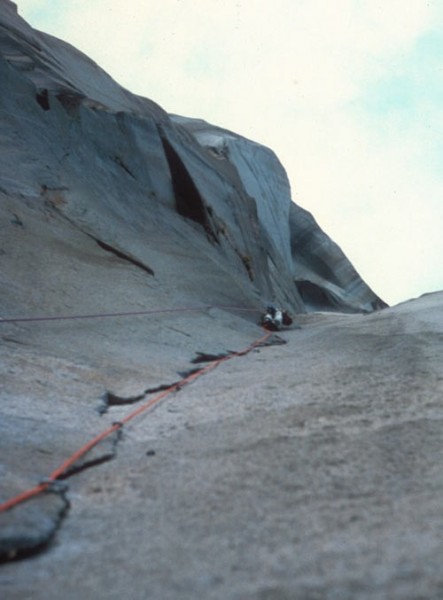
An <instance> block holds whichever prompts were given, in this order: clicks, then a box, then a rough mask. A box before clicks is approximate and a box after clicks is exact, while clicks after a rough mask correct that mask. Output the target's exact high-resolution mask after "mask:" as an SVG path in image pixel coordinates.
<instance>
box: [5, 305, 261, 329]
mask: <svg viewBox="0 0 443 600" xmlns="http://www.w3.org/2000/svg"><path fill="white" fill-rule="evenodd" d="M211 308H218V309H221V310H238V311H243V312H257V309H256V308H245V307H243V306H229V305H224V304H220V305H214V304H208V305H204V306H187V307H180V308H159V309H152V310H139V311H130V312H117V313H97V314H90V315H87V314H86V315H59V316H48V315H42V316H36V317H6V318H2V317H0V324H2V323H32V322H37V321H73V320H78V319H109V318H115V317H138V316H146V315H157V314H164V313H180V312H200V311H204V310H209V309H211Z"/></svg>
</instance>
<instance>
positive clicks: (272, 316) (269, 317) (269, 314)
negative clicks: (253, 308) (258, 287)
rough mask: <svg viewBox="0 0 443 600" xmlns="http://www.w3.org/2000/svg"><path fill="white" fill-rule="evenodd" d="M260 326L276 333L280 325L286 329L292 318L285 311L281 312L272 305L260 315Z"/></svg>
mask: <svg viewBox="0 0 443 600" xmlns="http://www.w3.org/2000/svg"><path fill="white" fill-rule="evenodd" d="M260 324H261V325H262V327H264V328H265V329H269V330H270V331H278V330H279V329H280V328H281V327H282V325H284V326H285V327H288V326H289V325H291V324H292V317H291V316H290V314H289V313H288V312H287V311H286V310H281V308H277V307H276V306H274V305H272V304H271V305H269V306H268V307H267V308H266V312H265V313H264V315H262V318H261V321H260Z"/></svg>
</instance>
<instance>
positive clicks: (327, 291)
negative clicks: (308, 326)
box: [0, 0, 383, 313]
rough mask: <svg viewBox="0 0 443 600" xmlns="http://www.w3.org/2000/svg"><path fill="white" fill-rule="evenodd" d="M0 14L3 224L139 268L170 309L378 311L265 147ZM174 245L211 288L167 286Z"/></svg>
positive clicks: (181, 282)
mask: <svg viewBox="0 0 443 600" xmlns="http://www.w3.org/2000/svg"><path fill="white" fill-rule="evenodd" d="M1 7H2V11H1V15H0V19H1V21H0V25H1V39H0V50H1V58H0V77H1V81H2V93H1V98H0V103H1V104H0V111H1V113H0V117H1V132H2V147H3V148H4V149H5V148H7V151H3V152H2V153H1V156H0V191H1V193H2V194H4V195H6V196H7V197H8V198H9V207H10V208H9V211H10V214H11V219H12V218H13V215H14V214H19V213H20V211H25V210H27V209H30V210H32V211H33V214H34V216H35V218H36V219H40V220H41V221H44V220H47V219H49V218H53V219H62V220H63V221H64V222H65V224H66V227H67V228H69V227H70V228H71V229H73V228H75V229H76V230H77V231H78V232H81V233H82V234H83V235H84V236H87V237H89V238H90V239H93V240H95V241H96V242H97V243H98V244H102V246H101V247H102V248H104V249H108V250H110V251H112V250H115V252H116V253H117V254H118V253H120V256H125V257H127V258H128V260H129V259H133V261H134V264H138V265H139V266H140V265H144V266H145V267H146V268H147V271H146V272H147V273H150V274H151V276H152V277H153V278H154V279H155V280H156V281H158V282H159V285H160V286H161V287H162V288H163V289H165V290H167V289H169V290H171V289H174V291H175V293H176V295H177V296H180V297H181V298H182V301H183V302H186V301H191V302H192V301H194V302H198V301H200V302H204V303H208V304H210V303H212V304H225V303H226V302H228V303H233V304H240V305H243V304H246V305H252V306H256V307H259V306H262V305H263V303H266V302H269V301H275V302H277V303H279V304H283V305H284V306H286V307H287V308H288V309H290V310H292V311H293V312H304V310H306V309H310V308H311V307H312V306H313V305H314V306H315V307H316V308H322V309H326V310H329V309H332V310H335V309H338V310H345V311H371V310H373V309H374V308H379V307H381V306H383V303H382V302H381V301H380V300H379V299H378V298H377V296H376V295H375V294H373V292H372V291H371V290H370V289H369V288H368V287H367V286H366V285H365V283H364V282H363V281H362V280H361V279H360V277H359V276H358V274H357V273H356V271H355V270H354V269H353V268H352V266H351V265H350V264H349V262H348V260H347V259H346V257H345V256H344V255H343V253H342V252H341V251H340V250H339V248H338V247H337V246H336V245H335V244H333V243H332V242H331V240H330V239H329V238H328V237H327V236H326V234H324V233H323V232H322V231H321V230H320V229H319V227H318V225H317V224H316V223H315V221H314V220H313V219H312V218H311V217H310V215H309V213H306V211H303V210H302V209H301V208H299V207H297V206H296V205H295V204H293V203H292V202H291V196H290V187H289V183H288V180H287V176H286V173H285V171H284V169H283V167H282V166H281V164H280V163H279V161H278V159H277V158H276V156H275V155H274V153H273V152H272V151H271V150H269V149H267V148H265V147H263V146H260V145H259V144H256V143H254V142H251V141H249V140H247V139H245V138H242V137H241V136H239V135H236V134H233V133H231V132H228V131H225V130H223V129H220V128H217V127H213V126H211V125H209V124H207V123H204V122H202V121H198V120H192V119H186V118H183V117H177V116H169V115H167V114H166V113H165V112H164V111H163V110H162V109H161V108H160V107H159V106H158V105H156V104H155V103H154V102H152V101H150V100H147V99H145V98H141V97H138V96H135V95H133V94H131V93H130V92H128V91H127V90H125V89H123V88H122V87H120V86H119V85H118V84H117V83H115V82H114V81H113V80H112V79H111V78H110V77H109V76H108V75H107V74H106V73H104V72H103V71H102V70H101V69H100V68H99V67H98V66H97V65H96V64H95V63H93V62H92V61H91V60H89V59H88V58H87V57H86V56H84V55H83V54H82V53H80V52H78V51H77V50H75V49H74V48H73V47H71V46H69V45H68V44H66V43H64V42H62V41H60V40H58V39H55V38H53V37H51V36H49V35H45V34H42V33H39V32H36V31H34V30H33V29H32V28H31V27H29V26H28V25H27V24H26V23H25V22H24V21H23V20H22V19H20V17H19V16H18V15H17V12H16V9H15V6H14V4H13V3H12V2H9V1H7V0H2V2H1ZM11 219H10V220H11ZM66 237H69V236H68V235H66ZM184 247H186V248H187V249H188V251H189V250H191V249H192V252H193V254H195V255H197V256H198V257H199V261H200V263H204V265H205V266H204V267H203V270H204V271H205V270H206V271H208V273H209V274H210V279H212V281H213V285H212V286H211V289H208V287H207V286H206V285H202V282H201V279H202V278H201V275H202V270H201V265H199V266H198V267H197V265H196V264H194V257H192V258H190V260H189V261H188V263H187V265H186V267H184V266H182V267H181V268H180V272H181V273H183V268H186V271H185V272H186V277H185V278H180V277H177V276H176V257H177V255H181V256H185V255H186V252H184ZM17 268H19V265H17ZM338 274H340V275H339V276H338ZM193 277H194V281H193ZM205 279H206V278H203V280H205ZM193 288H194V289H193ZM311 288H315V292H312V291H310V290H311ZM313 295H314V296H315V298H314V299H313V297H312V296H313ZM27 296H28V297H29V294H27ZM8 300H9V302H12V305H14V306H15V307H17V305H16V303H15V300H12V299H4V302H6V306H3V307H2V308H3V309H6V310H7V311H8ZM53 301H54V302H55V303H56V302H57V298H56V297H54V298H53ZM20 308H21V311H22V312H24V313H29V311H31V312H32V311H33V310H34V308H35V305H33V304H32V303H30V304H28V305H26V304H23V305H22V306H21V307H20ZM41 308H43V307H41ZM45 308H46V307H45ZM49 308H50V307H49V306H48V309H49Z"/></svg>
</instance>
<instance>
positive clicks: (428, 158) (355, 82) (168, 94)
mask: <svg viewBox="0 0 443 600" xmlns="http://www.w3.org/2000/svg"><path fill="white" fill-rule="evenodd" d="M16 3H17V4H18V8H19V13H20V14H21V15H22V16H23V17H24V18H25V19H26V20H27V21H28V22H29V23H31V25H32V26H33V27H36V28H37V29H40V30H42V31H45V32H48V33H51V34H52V35H55V36H57V37H59V38H61V39H63V40H65V41H67V42H70V43H71V44H73V45H74V46H76V47H77V48H79V49H80V50H82V51H83V52H85V53H86V54H87V55H88V56H90V57H91V58H92V59H93V60H95V61H96V62H97V63H98V64H99V65H100V66H101V67H102V68H104V69H105V70H106V71H107V72H108V73H109V74H110V75H112V77H113V78H114V79H116V80H117V81H118V82H119V83H120V84H121V85H123V86H125V87H126V88H128V89H129V90H130V91H132V92H135V93H137V94H140V95H142V96H146V97H148V98H151V99H152V100H154V101H155V102H157V103H159V104H160V105H161V106H162V107H163V108H164V109H165V110H166V111H168V112H170V113H177V114H181V115H186V116H189V117H198V118H203V119H205V120H207V121H209V122H210V123H213V124H215V125H219V126H221V127H225V128H227V129H231V130H233V131H236V132H237V133H240V134H241V135H244V136H246V137H249V138H250V139H253V140H255V141H258V142H260V143H262V144H265V145H266V146H269V147H270V148H272V149H273V150H274V152H275V153H276V154H277V156H278V157H279V159H280V160H281V162H282V163H283V165H284V167H285V168H286V171H287V173H288V176H289V179H290V182H291V187H292V197H293V200H294V201H296V202H297V203H298V204H300V205H301V206H303V207H304V208H306V209H307V210H309V211H310V212H312V214H313V215H314V217H315V218H316V219H317V221H318V222H319V224H320V226H321V227H322V228H323V229H324V230H325V231H326V233H328V235H330V236H331V237H332V239H333V240H334V241H335V242H337V243H338V244H339V245H340V247H341V248H342V250H343V251H344V252H345V253H346V255H347V256H348V258H349V259H350V260H351V261H352V263H353V264H354V266H355V268H356V269H357V271H359V273H360V275H361V276H362V277H363V278H364V279H365V281H366V282H367V283H368V284H369V285H370V286H371V287H372V288H373V290H374V291H375V292H376V293H377V294H378V295H379V296H381V297H382V298H383V299H384V300H385V301H386V302H388V303H389V304H396V303H398V302H401V301H403V300H407V299H409V298H412V297H416V296H419V295H421V294H423V293H425V292H430V291H435V290H441V289H443V166H442V164H441V159H442V156H443V2H441V0H429V1H426V0H128V1H127V2H122V1H121V0H63V1H55V0H16Z"/></svg>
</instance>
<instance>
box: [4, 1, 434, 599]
mask: <svg viewBox="0 0 443 600" xmlns="http://www.w3.org/2000/svg"><path fill="white" fill-rule="evenodd" d="M110 43H112V42H111V41H110ZM0 82H1V85H0V142H1V151H0V286H1V294H0V318H1V320H0V339H1V344H0V379H1V387H0V400H1V403H0V433H1V435H0V503H1V502H3V501H6V500H7V499H9V498H11V497H12V496H14V495H16V494H18V493H20V492H22V491H23V490H25V489H28V488H30V487H32V486H34V485H36V484H37V483H39V482H41V481H44V480H45V478H47V477H48V475H49V474H50V473H52V472H53V471H54V469H56V468H57V467H58V466H59V465H60V464H61V463H63V461H64V459H66V458H67V457H68V456H69V455H71V454H72V453H73V452H75V451H76V450H77V449H78V448H79V447H80V446H82V445H83V444H84V443H85V442H87V441H88V440H90V439H91V438H92V437H94V436H95V435H97V434H98V433H99V432H101V431H103V430H104V429H106V428H108V427H109V426H110V425H111V424H112V423H114V422H117V423H118V422H120V421H121V420H122V419H123V418H124V417H125V416H126V415H127V414H128V412H129V411H131V410H134V408H136V407H137V406H140V405H141V403H143V402H146V401H147V400H149V399H150V398H151V397H154V394H158V393H162V391H164V390H165V389H166V388H167V387H168V386H170V385H173V384H177V383H178V382H179V381H180V378H181V374H183V373H190V372H192V371H193V370H195V369H199V368H201V367H202V365H203V366H204V365H207V364H209V365H210V364H211V361H216V360H220V358H222V357H226V356H228V357H229V356H231V357H232V358H231V359H230V360H229V361H226V362H223V363H222V364H220V365H219V366H218V368H217V369H214V370H211V371H210V372H208V374H206V375H205V376H203V377H201V378H199V379H198V380H197V381H195V382H194V383H192V385H187V386H184V387H181V386H180V385H177V389H176V391H175V392H174V394H172V395H171V396H169V397H168V398H167V399H166V400H165V401H163V403H161V404H160V405H159V406H158V407H157V408H156V410H155V411H153V412H150V413H146V414H144V415H143V416H140V417H139V418H138V419H137V420H134V421H131V422H130V423H128V424H126V425H125V426H124V427H123V428H122V429H117V431H115V432H114V434H113V435H111V436H109V437H108V438H106V439H105V440H103V441H102V442H101V443H100V444H98V445H97V446H96V447H95V448H94V449H93V450H92V451H91V452H90V453H89V454H88V455H87V456H85V457H84V458H82V461H81V462H78V463H76V464H75V465H73V466H72V468H71V469H70V471H69V473H65V475H64V477H63V478H62V480H61V481H58V482H57V483H56V484H55V485H53V486H51V487H50V488H49V489H48V491H47V492H46V493H43V494H41V495H39V496H38V497H36V498H34V499H31V500H28V501H26V502H24V503H22V504H20V505H18V506H16V507H14V508H12V509H10V510H8V511H5V512H1V513H0V560H1V561H2V562H3V564H2V567H1V570H0V597H1V598H6V599H9V598H11V599H13V598H33V599H40V598H41V599H43V598H44V599H45V600H48V599H54V600H55V599H57V600H58V599H59V598H67V599H68V600H70V599H72V600H74V599H77V598H85V599H88V598H91V599H97V598H107V599H113V598H116V599H117V598H123V597H125V598H131V599H140V600H144V599H146V598H153V599H159V600H167V599H180V600H183V599H187V598H189V599H193V600H194V599H195V598H205V599H208V600H211V599H220V600H221V599H223V600H225V599H228V600H229V599H232V600H241V599H245V598H254V599H255V598H256V599H258V600H271V599H272V600H280V599H281V600H283V599H289V598H291V599H292V598H303V599H312V600H314V599H323V598H325V599H335V598H336V599H337V600H338V599H339V600H346V599H349V600H351V599H355V598H358V599H360V598H362V599H372V600H375V599H377V600H379V599H381V598H386V599H388V598H389V599H390V600H391V599H399V600H400V599H402V600H404V599H411V600H412V599H417V598H436V599H437V598H442V597H443V577H442V575H441V564H442V562H443V552H442V550H443V545H442V536H441V532H442V526H443V509H442V504H441V493H442V488H443V470H442V467H441V464H442V459H443V433H442V428H441V423H442V408H441V398H442V391H443V389H442V388H443V384H442V382H443V380H442V377H441V364H442V359H443V350H442V347H443V297H442V294H432V295H428V296H425V297H423V298H421V299H419V300H416V301H411V302H408V303H405V304H403V305H400V306H398V307H394V308H387V307H386V305H385V303H384V302H383V301H382V300H381V299H380V298H378V296H376V295H375V294H374V293H373V292H372V291H371V290H370V289H369V288H368V286H367V285H366V284H365V283H364V282H363V281H362V279H361V278H360V277H359V275H358V273H357V272H356V271H355V269H354V268H353V266H352V265H351V264H350V263H349V261H348V260H347V258H346V257H345V256H344V254H343V253H342V252H341V250H340V249H339V248H338V246H337V245H336V244H335V243H334V242H333V241H332V240H331V239H330V238H329V237H328V236H327V235H326V234H325V233H324V232H323V231H322V230H321V229H320V228H319V226H318V225H317V223H316V221H315V219H314V218H313V217H312V215H310V213H308V212H307V211H305V210H304V209H302V208H301V207H299V206H297V205H296V204H294V203H293V202H292V201H291V195H290V187H289V183H288V179H287V176H286V173H285V171H284V169H283V167H282V166H281V164H280V163H279V161H278V159H277V158H276V156H275V155H274V153H273V152H272V151H271V150H269V149H268V148H265V147H263V146H261V145H259V144H256V143H254V142H252V141H250V140H247V139H245V138H243V137H241V136H239V135H237V134H235V133H232V132H230V131H227V130H224V129H221V128H219V127H215V126H212V125H209V124H208V123H206V122H204V121H201V120H198V119H190V118H186V117H181V116H177V115H168V114H167V113H166V112H165V111H164V110H162V108H161V107H159V106H158V105H157V104H155V103H154V102H152V101H151V100H148V99H146V98H142V97H139V96H135V95H133V94H131V93H130V92H128V91H127V90H125V89H123V88H122V87H121V86H119V85H118V84H117V83H116V82H114V81H113V80H112V79H111V78H110V77H109V76H108V75H107V74H106V73H105V72H104V71H102V70H101V69H100V68H99V67H98V66H97V65H96V64H95V63H94V62H92V61H91V60H90V59H88V58H87V57H86V56H85V55H83V54H82V53H81V52H79V51H77V50H76V49H75V48H73V47H72V46H70V45H69V44H66V43H65V42H62V41H61V40H58V39H56V38H54V37H52V36H49V35H46V34H43V33H40V32H37V31H35V30H33V29H32V28H31V27H30V26H29V25H28V24H27V23H26V22H24V21H23V20H22V19H21V18H20V16H19V15H18V13H17V7H16V6H15V4H13V3H12V2H10V1H9V0H0ZM319 176H321V174H319ZM368 251H369V249H368ZM268 302H276V303H278V304H281V305H282V306H284V307H285V308H286V309H288V310H289V311H290V312H292V314H293V315H294V317H295V325H294V326H293V327H292V328H289V329H287V330H286V331H285V332H282V333H281V334H279V336H274V337H272V338H271V339H270V340H268V342H267V343H266V344H265V345H263V346H261V347H259V348H256V349H255V350H254V351H252V352H250V353H248V354H247V355H246V354H244V355H242V354H241V352H239V351H242V350H243V349H245V348H247V347H248V346H249V345H250V344H252V343H253V342H254V341H255V340H257V339H258V338H259V337H260V336H261V335H262V334H263V332H262V330H261V329H260V328H259V327H258V326H257V322H258V320H259V316H260V313H261V311H262V310H263V307H264V306H265V305H266V304H267V303H268ZM381 308H385V310H382V311H379V310H378V309H381ZM78 316H82V318H72V317H78ZM41 317H44V318H45V319H46V320H40V318H41ZM58 317H63V319H58ZM32 318H34V320H29V319H32ZM25 319H28V320H25ZM235 352H239V354H238V355H235V354H234V353H235ZM234 356H235V358H234ZM200 363H202V364H200Z"/></svg>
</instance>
